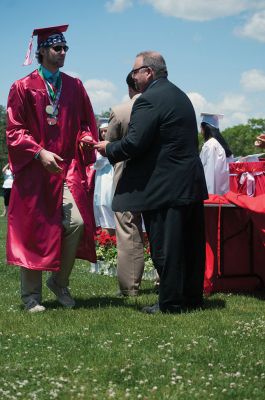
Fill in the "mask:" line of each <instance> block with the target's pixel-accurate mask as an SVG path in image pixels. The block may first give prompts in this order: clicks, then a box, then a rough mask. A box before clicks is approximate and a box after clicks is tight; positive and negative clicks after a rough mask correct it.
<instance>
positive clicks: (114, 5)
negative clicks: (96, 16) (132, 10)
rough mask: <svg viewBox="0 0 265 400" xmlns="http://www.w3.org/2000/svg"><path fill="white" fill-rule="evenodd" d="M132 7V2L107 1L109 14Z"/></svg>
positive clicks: (124, 0) (129, 0) (121, 0)
mask: <svg viewBox="0 0 265 400" xmlns="http://www.w3.org/2000/svg"><path fill="white" fill-rule="evenodd" d="M129 7H132V1H131V0H112V1H107V3H106V8H107V10H108V11H109V12H113V13H115V12H122V11H124V10H125V9H126V8H129Z"/></svg>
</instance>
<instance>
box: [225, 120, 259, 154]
mask: <svg viewBox="0 0 265 400" xmlns="http://www.w3.org/2000/svg"><path fill="white" fill-rule="evenodd" d="M262 132H265V119H261V118H260V119H255V118H251V119H249V120H248V123H247V124H246V125H243V124H241V125H235V126H233V127H231V128H226V129H225V130H224V131H223V132H222V135H223V136H224V138H225V139H226V141H227V143H228V144H229V147H230V149H231V151H232V152H233V154H234V156H235V157H238V156H246V155H248V154H255V153H259V152H260V150H258V149H257V148H256V147H255V146H254V142H255V139H256V137H257V136H258V135H259V134H260V133H262Z"/></svg>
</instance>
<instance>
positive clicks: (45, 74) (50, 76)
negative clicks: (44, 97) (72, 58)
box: [40, 65, 60, 83]
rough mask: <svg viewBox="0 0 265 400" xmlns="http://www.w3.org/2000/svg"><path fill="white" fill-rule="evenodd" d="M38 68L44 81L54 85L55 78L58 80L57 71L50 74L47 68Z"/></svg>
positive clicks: (58, 72)
mask: <svg viewBox="0 0 265 400" xmlns="http://www.w3.org/2000/svg"><path fill="white" fill-rule="evenodd" d="M40 68H41V71H42V74H43V77H44V79H46V81H49V82H51V83H55V82H56V80H57V78H58V76H59V74H60V71H59V69H58V70H57V71H56V72H54V73H52V72H51V71H49V70H48V69H47V68H45V67H44V66H43V65H41V66H40Z"/></svg>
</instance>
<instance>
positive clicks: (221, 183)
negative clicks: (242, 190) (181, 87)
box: [200, 113, 233, 195]
mask: <svg viewBox="0 0 265 400" xmlns="http://www.w3.org/2000/svg"><path fill="white" fill-rule="evenodd" d="M201 115H202V117H203V119H202V122H201V133H202V135H203V138H204V142H205V143H204V145H203V146H202V150H201V153H200V158H201V161H202V164H203V168H204V173H205V178H206V184H207V189H208V193H209V194H221V195H222V194H225V193H227V192H228V191H229V164H228V163H229V162H230V161H232V159H233V155H232V152H231V150H230V149H229V147H228V145H227V143H226V141H225V139H224V138H223V136H222V135H221V133H220V131H219V118H221V117H222V115H220V114H219V115H217V114H208V113H202V114H201Z"/></svg>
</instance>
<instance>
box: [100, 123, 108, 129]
mask: <svg viewBox="0 0 265 400" xmlns="http://www.w3.org/2000/svg"><path fill="white" fill-rule="evenodd" d="M108 126H109V124H108V122H103V123H102V124H101V125H100V126H99V129H106V128H107V127H108Z"/></svg>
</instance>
